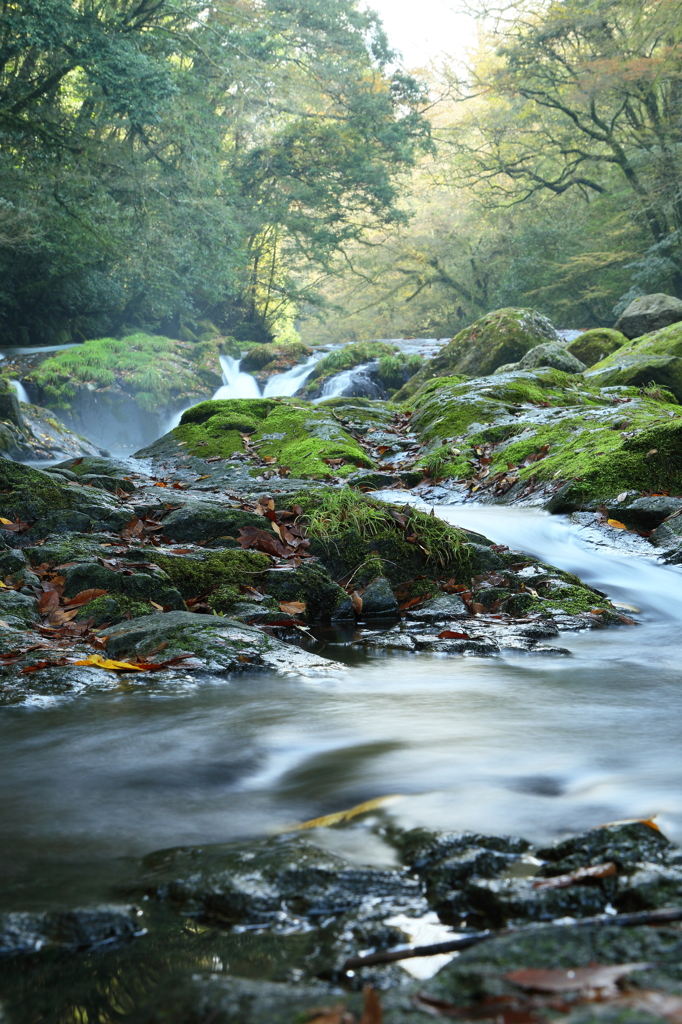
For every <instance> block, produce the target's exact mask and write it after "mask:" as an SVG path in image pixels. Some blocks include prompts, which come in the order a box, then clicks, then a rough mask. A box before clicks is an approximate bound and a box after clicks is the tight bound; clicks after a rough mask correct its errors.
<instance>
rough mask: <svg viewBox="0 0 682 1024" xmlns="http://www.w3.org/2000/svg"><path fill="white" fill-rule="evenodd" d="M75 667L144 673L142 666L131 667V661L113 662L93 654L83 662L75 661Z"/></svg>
mask: <svg viewBox="0 0 682 1024" xmlns="http://www.w3.org/2000/svg"><path fill="white" fill-rule="evenodd" d="M73 664H74V665H94V667H95V668H106V669H108V670H109V671H110V672H143V671H144V669H143V668H142V667H141V666H140V665H131V664H130V662H129V661H111V660H110V659H109V658H103V657H102V655H101V654H91V655H90V656H89V657H87V658H83V659H82V661H74V662H73Z"/></svg>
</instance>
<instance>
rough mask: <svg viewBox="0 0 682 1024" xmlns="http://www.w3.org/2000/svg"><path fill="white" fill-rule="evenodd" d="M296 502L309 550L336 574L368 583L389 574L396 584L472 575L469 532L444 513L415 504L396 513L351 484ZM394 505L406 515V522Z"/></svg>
mask: <svg viewBox="0 0 682 1024" xmlns="http://www.w3.org/2000/svg"><path fill="white" fill-rule="evenodd" d="M292 502H293V503H295V502H297V503H298V504H299V505H300V506H301V508H302V509H303V521H304V522H305V524H306V527H307V530H308V534H309V536H310V538H311V552H312V553H313V554H315V555H317V556H318V557H319V558H320V559H321V560H322V562H323V563H324V564H325V565H326V566H327V568H328V569H329V570H330V572H331V574H332V576H333V577H334V579H336V580H339V579H342V578H344V577H347V576H349V575H352V576H353V579H354V582H355V583H356V584H358V583H363V584H364V583H369V582H370V580H371V579H374V578H375V577H376V576H385V577H386V578H387V579H388V580H389V581H390V582H391V584H392V585H393V586H398V585H399V584H400V583H403V582H404V581H405V580H409V579H413V578H414V577H417V576H419V575H424V574H427V575H428V576H429V578H430V579H431V580H433V579H434V578H435V577H439V576H440V575H441V574H443V575H446V576H447V575H456V576H458V577H465V576H467V574H468V575H469V576H470V575H471V552H470V550H469V549H468V548H467V545H466V540H467V537H466V534H464V533H463V532H462V531H461V530H457V529H456V528H454V527H451V526H448V524H447V523H445V522H443V520H442V519H438V518H437V517H433V516H429V515H426V514H425V513H423V512H418V511H417V510H416V509H405V510H401V512H400V513H398V509H397V508H396V507H395V506H391V505H389V504H387V503H386V502H381V501H377V500H375V499H371V498H369V497H367V496H366V495H364V494H361V493H360V492H358V491H354V490H351V489H350V488H341V489H339V490H333V491H332V490H324V491H320V490H313V491H301V492H298V493H297V494H296V495H294V498H293V499H292ZM391 509H392V510H393V511H395V512H396V513H398V514H399V515H401V514H404V515H405V516H406V518H407V524H406V526H403V525H402V524H401V522H399V521H398V520H396V519H395V518H394V517H393V516H392V515H391V511H390V510H391ZM407 537H410V538H413V540H407V539H406V538H407Z"/></svg>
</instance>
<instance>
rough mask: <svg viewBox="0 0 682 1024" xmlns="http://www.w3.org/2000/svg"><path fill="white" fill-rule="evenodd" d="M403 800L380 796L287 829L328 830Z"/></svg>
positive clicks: (395, 796)
mask: <svg viewBox="0 0 682 1024" xmlns="http://www.w3.org/2000/svg"><path fill="white" fill-rule="evenodd" d="M401 799H402V796H401V794H399V793H394V794H393V795H392V796H379V797H376V799H374V800H365V802H364V804H356V805H355V807H351V808H350V809H349V810H347V811H338V812H337V813H336V814H325V815H324V817H322V818H312V819H311V820H310V821H304V822H303V824H302V825H294V827H293V828H291V829H287V831H288V832H298V831H300V830H301V829H304V828H328V827H329V826H330V825H339V824H340V823H341V822H342V821H350V820H351V818H356V817H357V816H358V815H359V814H366V813H367V812H368V811H374V810H376V809H377V807H384V806H385V805H386V804H389V803H393V802H394V800H401Z"/></svg>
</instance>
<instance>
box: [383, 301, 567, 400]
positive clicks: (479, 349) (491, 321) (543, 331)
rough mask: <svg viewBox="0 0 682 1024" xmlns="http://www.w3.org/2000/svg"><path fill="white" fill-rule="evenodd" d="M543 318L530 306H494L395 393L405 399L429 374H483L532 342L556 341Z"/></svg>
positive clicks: (519, 355)
mask: <svg viewBox="0 0 682 1024" xmlns="http://www.w3.org/2000/svg"><path fill="white" fill-rule="evenodd" d="M558 341H559V335H558V334H557V332H556V330H555V328H554V326H553V325H552V323H551V321H550V320H548V319H547V317H545V316H542V314H541V313H538V312H536V311H535V310H534V309H514V308H507V309H498V310H496V311H495V312H494V313H488V315H487V316H483V317H481V318H480V319H479V320H476V321H475V323H473V324H471V326H470V327H465V328H464V330H463V331H460V332H459V334H456V335H455V337H454V338H453V339H452V341H449V342H448V344H447V345H446V346H445V347H444V348H442V349H441V350H440V352H439V353H438V355H436V356H434V357H433V359H430V360H429V361H428V362H427V363H426V364H425V365H424V366H423V367H422V369H421V370H419V372H418V373H416V374H415V375H414V377H412V379H411V380H409V381H408V382H407V384H406V385H405V386H404V387H403V388H401V390H400V391H399V392H398V394H397V395H396V396H395V400H396V401H406V400H407V399H409V398H411V396H412V395H414V394H415V392H416V391H417V390H418V389H419V388H420V387H421V386H422V385H423V384H424V383H426V382H427V381H429V380H431V379H432V378H433V377H452V376H454V375H457V374H467V375H471V376H476V377H479V376H485V375H486V374H490V373H493V372H494V371H495V370H496V369H497V368H498V367H499V366H503V365H504V364H505V363H514V362H518V361H519V360H520V359H522V358H523V356H524V355H525V354H526V352H528V350H529V349H531V348H534V347H535V346H536V345H543V344H546V343H547V342H558Z"/></svg>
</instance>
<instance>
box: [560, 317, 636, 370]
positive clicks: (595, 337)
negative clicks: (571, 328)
mask: <svg viewBox="0 0 682 1024" xmlns="http://www.w3.org/2000/svg"><path fill="white" fill-rule="evenodd" d="M627 343H628V339H627V338H626V337H625V335H624V334H621V333H620V331H614V330H613V329H612V328H610V327H596V328H595V329H594V330H592V331H583V333H582V334H581V335H580V336H579V337H578V338H575V339H574V340H573V341H572V342H571V343H570V344H569V345H567V346H566V351H567V352H570V353H571V355H574V356H575V357H576V359H579V360H580V361H581V363H584V364H585V366H587V367H588V368H589V367H590V366H594V365H595V363H599V362H601V360H602V359H606V358H607V356H610V355H611V354H612V353H613V352H615V351H616V350H617V349H619V348H622V347H623V345H627Z"/></svg>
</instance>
